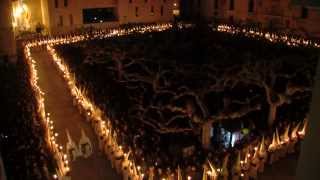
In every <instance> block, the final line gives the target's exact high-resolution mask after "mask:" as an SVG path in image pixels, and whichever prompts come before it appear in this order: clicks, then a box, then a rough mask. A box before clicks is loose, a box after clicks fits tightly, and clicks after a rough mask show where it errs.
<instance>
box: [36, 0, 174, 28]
mask: <svg viewBox="0 0 320 180" xmlns="http://www.w3.org/2000/svg"><path fill="white" fill-rule="evenodd" d="M173 1H174V0H131V1H130V0H41V3H40V4H41V6H42V7H41V9H42V19H43V20H42V21H43V24H45V26H46V27H48V29H49V30H50V32H51V33H60V32H66V31H70V30H74V29H77V28H81V27H84V26H94V27H98V28H105V27H114V26H118V25H119V24H126V23H149V22H167V21H171V20H172V19H173ZM94 8H108V9H112V8H114V9H115V15H116V20H115V21H109V22H101V23H93V24H85V23H84V19H83V17H84V16H83V10H84V9H94ZM97 19H99V17H97Z"/></svg>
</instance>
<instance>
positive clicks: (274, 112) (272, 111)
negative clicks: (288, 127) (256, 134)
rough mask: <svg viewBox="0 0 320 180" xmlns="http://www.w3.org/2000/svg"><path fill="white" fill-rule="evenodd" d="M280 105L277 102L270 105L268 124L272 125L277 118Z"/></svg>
mask: <svg viewBox="0 0 320 180" xmlns="http://www.w3.org/2000/svg"><path fill="white" fill-rule="evenodd" d="M277 108H278V106H277V105H275V104H270V106H269V116H268V126H269V127H271V126H272V125H273V123H274V121H275V120H276V116H277Z"/></svg>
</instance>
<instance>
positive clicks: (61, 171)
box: [24, 43, 70, 179]
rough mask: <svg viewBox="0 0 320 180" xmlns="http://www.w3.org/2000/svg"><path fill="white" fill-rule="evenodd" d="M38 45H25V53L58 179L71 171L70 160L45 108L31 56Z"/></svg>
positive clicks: (54, 176) (34, 62) (42, 93)
mask: <svg viewBox="0 0 320 180" xmlns="http://www.w3.org/2000/svg"><path fill="white" fill-rule="evenodd" d="M35 46H37V44H36V43H28V44H26V45H25V47H24V55H25V58H26V61H27V64H28V66H29V71H30V84H31V86H32V89H33V90H34V92H35V96H36V99H37V105H38V113H39V116H40V118H41V121H42V122H41V123H42V125H43V126H44V127H45V132H46V137H45V140H46V142H47V143H48V147H50V150H51V153H53V154H52V157H53V158H54V159H55V160H56V162H57V166H56V168H57V170H56V172H54V174H53V178H54V179H57V178H58V176H63V175H65V174H66V173H67V172H69V171H70V167H69V164H68V163H69V162H68V160H67V155H66V154H64V153H63V146H62V145H59V144H58V143H57V139H56V138H57V137H58V133H57V132H55V130H54V123H53V121H52V120H51V119H50V113H46V110H45V103H44V101H45V98H44V95H45V93H44V92H43V91H42V90H41V88H40V87H39V85H38V79H39V76H38V71H37V66H36V61H35V60H34V59H33V57H32V56H31V49H32V48H33V47H35Z"/></svg>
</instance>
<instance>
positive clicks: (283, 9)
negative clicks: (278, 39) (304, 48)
mask: <svg viewBox="0 0 320 180" xmlns="http://www.w3.org/2000/svg"><path fill="white" fill-rule="evenodd" d="M181 8H182V9H181V14H182V15H184V16H185V17H186V18H187V19H188V18H189V19H190V17H198V16H200V17H203V18H205V19H206V20H208V21H212V20H218V21H220V22H230V23H254V24H257V25H260V26H261V27H262V28H269V29H280V30H290V31H295V32H299V33H302V34H304V35H311V36H317V37H320V23H319V22H320V1H319V0H188V1H183V0H181Z"/></svg>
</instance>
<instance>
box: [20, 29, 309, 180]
mask: <svg viewBox="0 0 320 180" xmlns="http://www.w3.org/2000/svg"><path fill="white" fill-rule="evenodd" d="M171 27H172V25H171V24H159V25H150V26H137V27H133V28H128V29H113V30H108V31H96V32H94V33H91V34H82V35H74V36H71V35H70V36H64V37H61V38H51V39H44V40H38V41H35V42H31V43H28V44H27V45H26V46H25V53H26V57H27V59H28V62H29V63H30V64H29V65H30V67H31V73H32V76H31V77H32V78H31V79H32V81H31V83H32V84H33V87H34V89H35V91H36V92H38V94H39V95H38V96H39V97H38V103H39V109H40V110H39V112H40V114H41V115H42V117H43V118H44V119H45V120H46V121H45V122H47V127H48V130H49V131H48V132H49V133H48V139H49V141H50V144H51V147H52V150H53V152H54V153H55V155H54V157H56V160H57V162H58V164H59V165H60V166H59V174H60V175H61V176H63V175H65V174H66V172H68V171H70V167H69V166H68V161H67V155H66V154H63V153H62V151H61V150H62V146H59V145H57V143H56V140H55V137H56V136H57V134H56V133H53V131H52V130H53V125H52V124H53V122H52V121H50V116H49V114H48V115H47V116H45V110H44V97H43V95H44V93H43V92H42V91H41V89H40V88H39V86H38V85H37V80H38V76H37V70H36V66H35V61H34V60H33V59H32V57H31V53H30V49H31V48H32V47H36V46H42V45H47V49H48V51H49V52H50V54H51V55H52V57H53V61H54V63H55V64H56V65H57V67H58V69H59V70H60V72H61V73H62V74H63V77H64V79H65V80H66V82H67V85H68V87H69V89H70V92H71V95H72V96H73V98H74V100H75V102H76V103H77V105H78V106H79V107H80V108H81V109H82V111H83V112H85V113H86V117H87V118H88V119H89V120H90V121H91V123H92V125H93V127H94V128H95V130H96V133H97V136H98V137H103V139H104V140H106V142H107V144H108V145H109V146H110V145H111V147H112V151H114V152H117V153H118V155H123V156H124V157H126V156H129V154H130V153H129V152H124V150H123V148H122V147H123V145H120V144H119V143H118V142H117V140H116V135H115V134H116V133H115V131H113V128H112V127H111V123H110V120H109V119H108V118H104V116H103V112H102V111H101V110H100V109H99V108H98V107H97V106H95V105H94V103H93V102H91V100H90V99H89V98H87V97H86V94H85V93H83V91H82V90H81V89H82V88H80V87H77V85H76V80H75V77H74V76H73V75H72V74H71V72H70V71H69V68H68V66H67V65H66V63H64V62H63V60H62V59H61V58H60V57H59V56H58V55H57V53H56V52H55V50H54V49H53V48H52V46H53V45H57V44H70V43H76V42H79V41H85V40H89V39H104V38H110V37H115V36H122V35H129V34H132V33H145V32H151V31H164V30H167V29H170V28H171ZM219 27H220V29H219ZM221 27H222V26H218V30H219V31H224V30H223V28H222V29H221ZM223 27H225V26H223ZM48 122H49V123H48ZM105 122H107V125H106V123H105ZM305 124H306V123H305ZM48 125H50V126H48ZM305 126H306V125H304V126H303V128H302V130H301V131H298V130H299V128H300V124H298V125H297V127H296V128H294V129H293V130H291V131H292V132H291V136H290V137H289V135H288V133H289V127H288V131H286V134H287V135H285V136H283V137H284V138H282V139H281V138H280V137H279V134H278V132H277V130H276V131H275V133H274V137H273V140H272V143H271V144H270V145H269V148H268V151H266V152H265V153H267V152H270V153H272V152H274V151H276V150H277V149H280V147H282V146H283V145H284V144H290V142H296V141H295V140H297V139H298V137H301V138H302V137H303V136H304V133H305ZM112 132H113V133H112ZM280 139H281V140H280ZM290 140H292V141H290ZM260 144H261V145H260V150H259V152H263V151H264V150H263V149H265V148H264V145H263V144H265V142H264V138H262V140H261V143H260ZM291 144H293V143H291ZM254 149H255V151H256V152H257V149H258V148H257V147H256V148H254ZM261 149H262V150H261ZM109 150H110V149H109ZM117 153H116V154H117ZM254 154H257V153H254ZM250 157H256V155H254V156H252V155H251V154H250V153H248V154H247V155H246V156H245V160H244V161H242V160H239V163H240V165H241V168H242V166H243V165H244V164H246V163H247V162H248V159H249V158H250ZM110 158H111V157H110ZM133 159H134V158H133ZM239 159H240V158H239ZM225 161H227V160H225ZM120 164H122V165H123V164H127V165H129V167H130V168H129V169H130V172H127V175H128V174H129V175H130V177H132V178H133V179H144V178H145V177H146V174H148V172H150V171H147V172H142V170H141V167H140V166H139V165H137V164H136V163H135V162H134V160H129V159H128V158H125V159H124V160H123V162H122V163H120ZM226 164H227V163H226V162H224V163H223V166H222V168H215V167H214V166H213V165H212V163H211V162H210V161H207V162H206V163H205V164H204V169H203V170H204V171H203V178H204V179H207V178H209V179H216V178H217V177H218V176H221V175H223V174H225V172H227V171H228V170H227V167H226V166H227V165H226ZM236 164H238V161H237V163H236ZM136 165H137V166H136ZM139 167H140V168H139ZM241 168H240V169H241ZM120 169H121V168H120ZM245 176H246V174H245V173H240V175H239V177H245ZM53 177H54V178H57V175H56V174H54V175H53ZM150 177H151V178H150ZM152 177H153V175H151V174H150V173H149V174H148V178H149V179H152ZM173 177H177V179H179V180H181V179H182V172H181V169H180V168H178V170H177V172H176V176H168V177H166V178H163V179H172V178H173ZM185 177H186V179H188V180H189V179H192V176H190V175H189V176H188V175H186V176H185Z"/></svg>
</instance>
